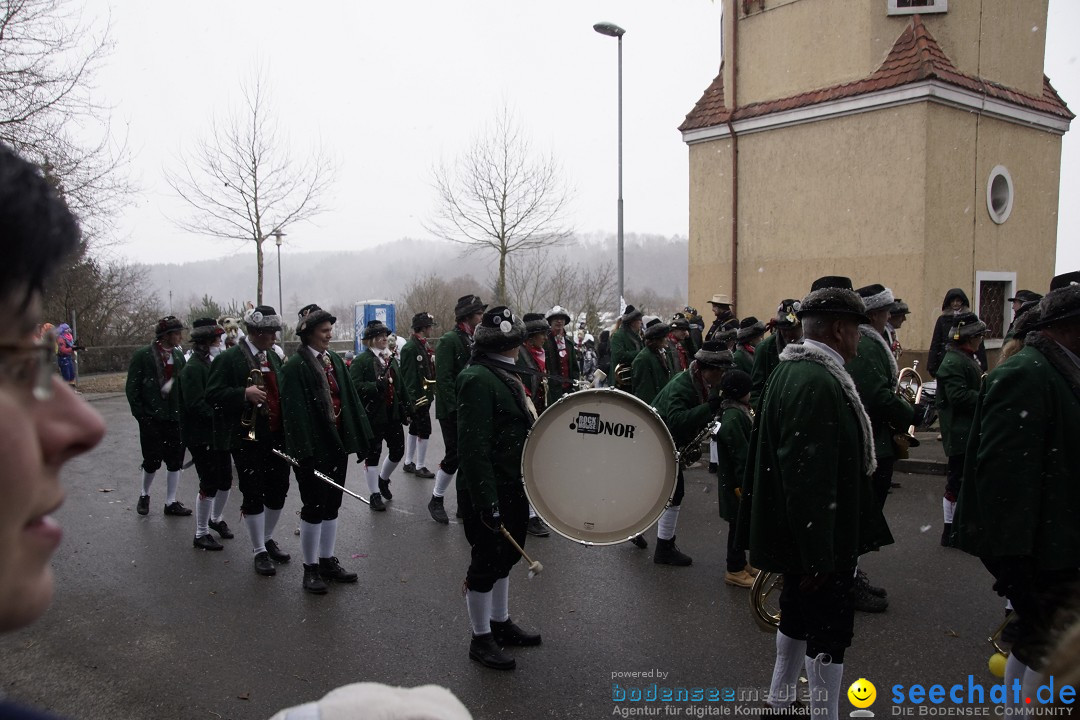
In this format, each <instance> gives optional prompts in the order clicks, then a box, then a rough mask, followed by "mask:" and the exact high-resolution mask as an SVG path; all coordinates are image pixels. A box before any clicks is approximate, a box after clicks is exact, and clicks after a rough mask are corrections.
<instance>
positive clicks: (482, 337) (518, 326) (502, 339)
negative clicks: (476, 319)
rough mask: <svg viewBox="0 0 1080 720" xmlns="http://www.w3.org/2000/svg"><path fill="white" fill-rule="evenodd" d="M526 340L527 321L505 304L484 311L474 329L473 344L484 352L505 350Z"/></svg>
mask: <svg viewBox="0 0 1080 720" xmlns="http://www.w3.org/2000/svg"><path fill="white" fill-rule="evenodd" d="M523 342H525V323H524V322H523V321H522V319H521V318H519V317H517V316H516V315H514V312H513V311H512V310H511V309H510V308H508V307H506V306H505V305H499V306H497V307H493V308H491V309H490V310H488V311H487V312H485V313H484V317H483V319H482V320H480V324H479V325H477V326H476V330H474V331H473V344H474V345H475V347H476V349H477V350H480V351H483V352H505V351H507V350H512V349H513V348H516V347H517V346H518V345H521V343H523Z"/></svg>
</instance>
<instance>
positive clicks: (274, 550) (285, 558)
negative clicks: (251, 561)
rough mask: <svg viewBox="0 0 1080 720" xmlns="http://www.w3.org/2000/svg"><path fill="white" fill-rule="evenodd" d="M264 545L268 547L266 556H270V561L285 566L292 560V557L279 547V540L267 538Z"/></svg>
mask: <svg viewBox="0 0 1080 720" xmlns="http://www.w3.org/2000/svg"><path fill="white" fill-rule="evenodd" d="M264 545H265V546H266V554H267V555H269V556H270V559H271V560H273V561H274V562H276V563H282V564H284V563H287V562H289V561H290V560H292V555H290V554H289V553H287V552H285V551H284V550H282V549H281V548H279V547H278V544H277V540H274V539H273V538H267V540H266V542H265V543H264Z"/></svg>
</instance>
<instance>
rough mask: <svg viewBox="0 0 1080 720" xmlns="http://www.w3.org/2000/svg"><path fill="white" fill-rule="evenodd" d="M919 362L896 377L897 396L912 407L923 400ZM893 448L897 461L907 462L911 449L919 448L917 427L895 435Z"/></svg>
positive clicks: (912, 364)
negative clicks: (916, 435)
mask: <svg viewBox="0 0 1080 720" xmlns="http://www.w3.org/2000/svg"><path fill="white" fill-rule="evenodd" d="M918 367H919V361H918V360H916V361H915V362H913V363H911V367H909V368H904V369H903V370H901V371H900V372H899V374H897V376H896V391H895V392H896V394H897V395H899V396H900V397H901V398H903V399H904V400H907V401H908V402H909V403H911V404H912V406H915V405H918V404H919V402H920V401H921V400H922V389H923V379H922V376H921V375H919V371H918ZM892 439H893V446H894V447H895V448H896V459H897V460H906V459H907V458H908V457H909V456H910V455H911V453H910V452H909V450H910V448H913V447H918V446H919V440H918V439H917V438H916V437H915V426H914V425H912V426H911V427H909V428H908V429H907V432H898V433H895V434H894V435H893V438H892Z"/></svg>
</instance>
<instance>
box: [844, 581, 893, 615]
mask: <svg viewBox="0 0 1080 720" xmlns="http://www.w3.org/2000/svg"><path fill="white" fill-rule="evenodd" d="M851 604H852V606H853V607H854V608H855V609H856V610H858V611H859V612H866V613H880V612H885V611H886V610H887V609H888V608H889V601H888V600H886V599H885V598H883V597H878V596H877V595H872V594H870V590H869V585H862V584H860V583H858V582H856V583H855V584H854V585H852V586H851Z"/></svg>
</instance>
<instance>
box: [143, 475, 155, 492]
mask: <svg viewBox="0 0 1080 720" xmlns="http://www.w3.org/2000/svg"><path fill="white" fill-rule="evenodd" d="M155 474H156V473H152V472H146V471H145V470H143V474H142V492H141V493H140V495H149V494H150V486H151V485H153V484H154V475H155Z"/></svg>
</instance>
